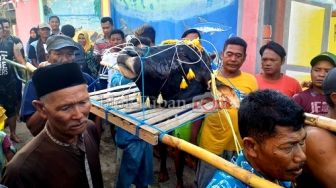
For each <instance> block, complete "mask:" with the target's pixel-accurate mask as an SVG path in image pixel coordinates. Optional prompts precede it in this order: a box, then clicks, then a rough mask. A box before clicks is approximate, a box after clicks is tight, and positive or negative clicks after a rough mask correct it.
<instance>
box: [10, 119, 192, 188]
mask: <svg viewBox="0 0 336 188" xmlns="http://www.w3.org/2000/svg"><path fill="white" fill-rule="evenodd" d="M5 131H6V132H8V130H5ZM17 135H18V136H19V137H20V138H21V139H22V141H23V142H22V143H20V144H15V146H16V148H17V149H20V148H21V147H22V146H23V145H24V144H25V143H27V142H28V141H29V140H31V139H32V136H31V134H30V133H29V131H28V129H27V127H26V125H25V124H24V123H18V124H17ZM100 147H101V148H100V162H101V167H102V173H103V179H104V186H105V188H113V187H115V181H116V178H117V175H118V164H119V163H118V161H120V160H118V158H119V159H120V157H121V154H118V155H117V150H116V146H115V145H114V144H113V141H112V139H111V136H110V130H109V127H106V128H105V131H104V133H103V135H102V140H101V146H100ZM159 164H160V163H159V160H158V159H157V158H155V157H154V183H153V184H152V185H151V186H150V187H151V188H173V187H175V186H176V177H175V168H174V163H173V160H172V159H171V158H170V157H168V160H167V168H168V173H169V177H170V179H169V180H168V181H166V182H164V183H159V182H158V173H159ZM194 180H195V172H194V171H193V170H192V169H191V168H189V167H188V166H186V167H185V169H184V186H185V187H186V188H188V187H195V184H194Z"/></svg>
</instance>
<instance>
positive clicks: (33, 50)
mask: <svg viewBox="0 0 336 188" xmlns="http://www.w3.org/2000/svg"><path fill="white" fill-rule="evenodd" d="M38 29H39V30H38V32H39V35H40V38H39V40H37V41H34V42H32V43H31V44H30V46H29V54H28V58H29V59H30V60H31V63H32V64H33V65H34V66H35V67H38V65H39V64H40V63H41V62H43V61H46V60H47V57H46V54H47V51H46V42H47V39H48V37H49V36H50V26H49V24H47V23H41V24H39V25H38Z"/></svg>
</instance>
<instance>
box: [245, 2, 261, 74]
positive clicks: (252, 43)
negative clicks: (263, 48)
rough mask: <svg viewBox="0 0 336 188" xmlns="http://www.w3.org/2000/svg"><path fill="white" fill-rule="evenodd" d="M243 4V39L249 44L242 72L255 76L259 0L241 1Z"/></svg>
mask: <svg viewBox="0 0 336 188" xmlns="http://www.w3.org/2000/svg"><path fill="white" fill-rule="evenodd" d="M241 3H243V8H242V27H241V28H242V29H241V37H242V38H244V39H245V40H246V42H247V57H246V61H245V63H244V64H243V66H242V70H244V71H246V72H249V73H252V74H254V73H255V71H256V68H255V67H256V59H257V57H256V55H257V43H258V37H257V36H258V18H259V0H249V1H241ZM259 38H261V37H259Z"/></svg>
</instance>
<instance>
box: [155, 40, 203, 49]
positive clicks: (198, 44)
mask: <svg viewBox="0 0 336 188" xmlns="http://www.w3.org/2000/svg"><path fill="white" fill-rule="evenodd" d="M161 44H162V45H169V44H185V45H188V46H191V47H193V48H196V49H197V51H198V52H200V53H201V52H203V51H204V48H203V46H202V44H201V42H200V40H199V38H196V39H193V40H189V39H182V40H177V39H168V40H164V41H162V42H161Z"/></svg>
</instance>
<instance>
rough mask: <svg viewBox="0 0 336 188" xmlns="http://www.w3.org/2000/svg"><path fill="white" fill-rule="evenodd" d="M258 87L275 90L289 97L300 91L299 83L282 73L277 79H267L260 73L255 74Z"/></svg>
mask: <svg viewBox="0 0 336 188" xmlns="http://www.w3.org/2000/svg"><path fill="white" fill-rule="evenodd" d="M256 79H257V82H258V87H259V89H273V90H277V91H279V92H281V93H283V94H285V95H287V96H289V97H292V96H293V95H294V94H296V93H299V92H301V91H302V88H301V86H300V83H299V82H298V81H297V80H296V79H294V78H292V77H289V76H287V75H285V74H282V75H281V77H280V79H278V80H267V79H265V78H264V77H263V75H262V74H258V75H256Z"/></svg>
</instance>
